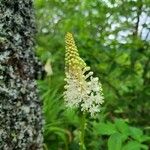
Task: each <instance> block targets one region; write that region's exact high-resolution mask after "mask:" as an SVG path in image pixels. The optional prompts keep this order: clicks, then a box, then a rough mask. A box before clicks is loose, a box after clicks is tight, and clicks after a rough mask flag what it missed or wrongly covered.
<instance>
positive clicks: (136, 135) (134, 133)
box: [129, 127, 143, 141]
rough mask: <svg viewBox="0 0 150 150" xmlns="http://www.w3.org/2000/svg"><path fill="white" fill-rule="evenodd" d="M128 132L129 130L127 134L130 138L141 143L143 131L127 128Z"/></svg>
mask: <svg viewBox="0 0 150 150" xmlns="http://www.w3.org/2000/svg"><path fill="white" fill-rule="evenodd" d="M129 130H130V133H129V134H130V136H131V137H132V138H134V139H135V140H137V141H141V138H142V136H143V131H142V130H141V129H139V128H136V127H129Z"/></svg>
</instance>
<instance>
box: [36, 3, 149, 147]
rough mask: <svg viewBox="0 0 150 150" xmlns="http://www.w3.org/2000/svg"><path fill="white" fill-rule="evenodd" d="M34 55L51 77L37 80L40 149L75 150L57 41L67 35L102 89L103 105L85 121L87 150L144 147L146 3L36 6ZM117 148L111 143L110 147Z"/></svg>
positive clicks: (75, 124) (74, 124)
mask: <svg viewBox="0 0 150 150" xmlns="http://www.w3.org/2000/svg"><path fill="white" fill-rule="evenodd" d="M35 10H36V20H37V27H38V33H37V35H36V41H37V47H36V52H37V54H38V56H39V57H40V59H41V60H42V62H43V63H44V64H46V62H47V60H48V59H50V61H51V67H52V70H53V74H52V75H51V76H46V77H45V78H44V80H41V81H38V83H39V89H40V92H41V97H42V100H43V103H44V106H43V111H44V115H45V120H46V124H45V132H44V138H45V144H46V146H45V147H47V149H52V150H58V149H63V150H65V149H69V150H78V142H79V141H78V140H79V134H80V132H79V126H80V121H79V118H78V117H77V116H76V115H75V112H74V111H71V110H68V111H67V110H66V107H65V106H64V104H63V97H62V94H63V90H64V89H63V86H64V54H65V45H64V36H65V34H66V32H72V33H73V35H74V37H75V40H76V44H77V46H78V50H79V53H80V55H81V57H82V58H83V59H84V60H85V61H86V63H87V64H88V65H89V66H91V68H92V70H93V72H94V73H95V76H98V77H99V78H100V80H101V82H102V85H103V90H104V96H105V103H104V105H103V108H102V111H101V113H100V114H99V116H98V118H97V120H96V121H93V120H89V123H88V126H87V131H86V146H87V149H90V150H91V149H92V150H105V149H106V150H107V149H109V150H111V149H113V150H141V149H145V150H147V149H148V147H149V146H150V137H149V136H148V135H150V42H149V40H150V17H149V16H150V1H149V0H122V1H121V0H35ZM116 141H117V142H116Z"/></svg>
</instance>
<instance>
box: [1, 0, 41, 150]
mask: <svg viewBox="0 0 150 150" xmlns="http://www.w3.org/2000/svg"><path fill="white" fill-rule="evenodd" d="M34 33H35V22H34V13H33V8H32V0H0V150H42V149H43V148H42V142H43V137H42V115H41V114H42V113H41V104H40V101H39V98H38V96H37V89H36V82H35V80H36V79H37V78H38V77H39V75H40V73H41V70H42V67H41V64H40V62H38V60H37V58H36V57H35V54H34V51H33V47H34Z"/></svg>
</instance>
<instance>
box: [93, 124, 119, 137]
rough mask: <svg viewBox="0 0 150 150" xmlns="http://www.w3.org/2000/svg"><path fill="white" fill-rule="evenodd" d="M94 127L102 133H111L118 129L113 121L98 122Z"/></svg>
mask: <svg viewBox="0 0 150 150" xmlns="http://www.w3.org/2000/svg"><path fill="white" fill-rule="evenodd" d="M94 128H95V130H96V131H97V132H98V133H99V134H100V135H111V134H113V133H115V132H116V131H117V130H116V128H115V125H114V124H112V123H107V124H106V123H97V124H95V125H94Z"/></svg>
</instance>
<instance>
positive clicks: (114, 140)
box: [108, 132, 122, 150]
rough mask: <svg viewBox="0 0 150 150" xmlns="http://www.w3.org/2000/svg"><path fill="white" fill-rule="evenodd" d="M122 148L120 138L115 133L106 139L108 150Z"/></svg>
mask: <svg viewBox="0 0 150 150" xmlns="http://www.w3.org/2000/svg"><path fill="white" fill-rule="evenodd" d="M121 147H122V136H121V134H120V133H118V132H116V133H114V134H112V135H111V136H110V137H109V139H108V150H121Z"/></svg>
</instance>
